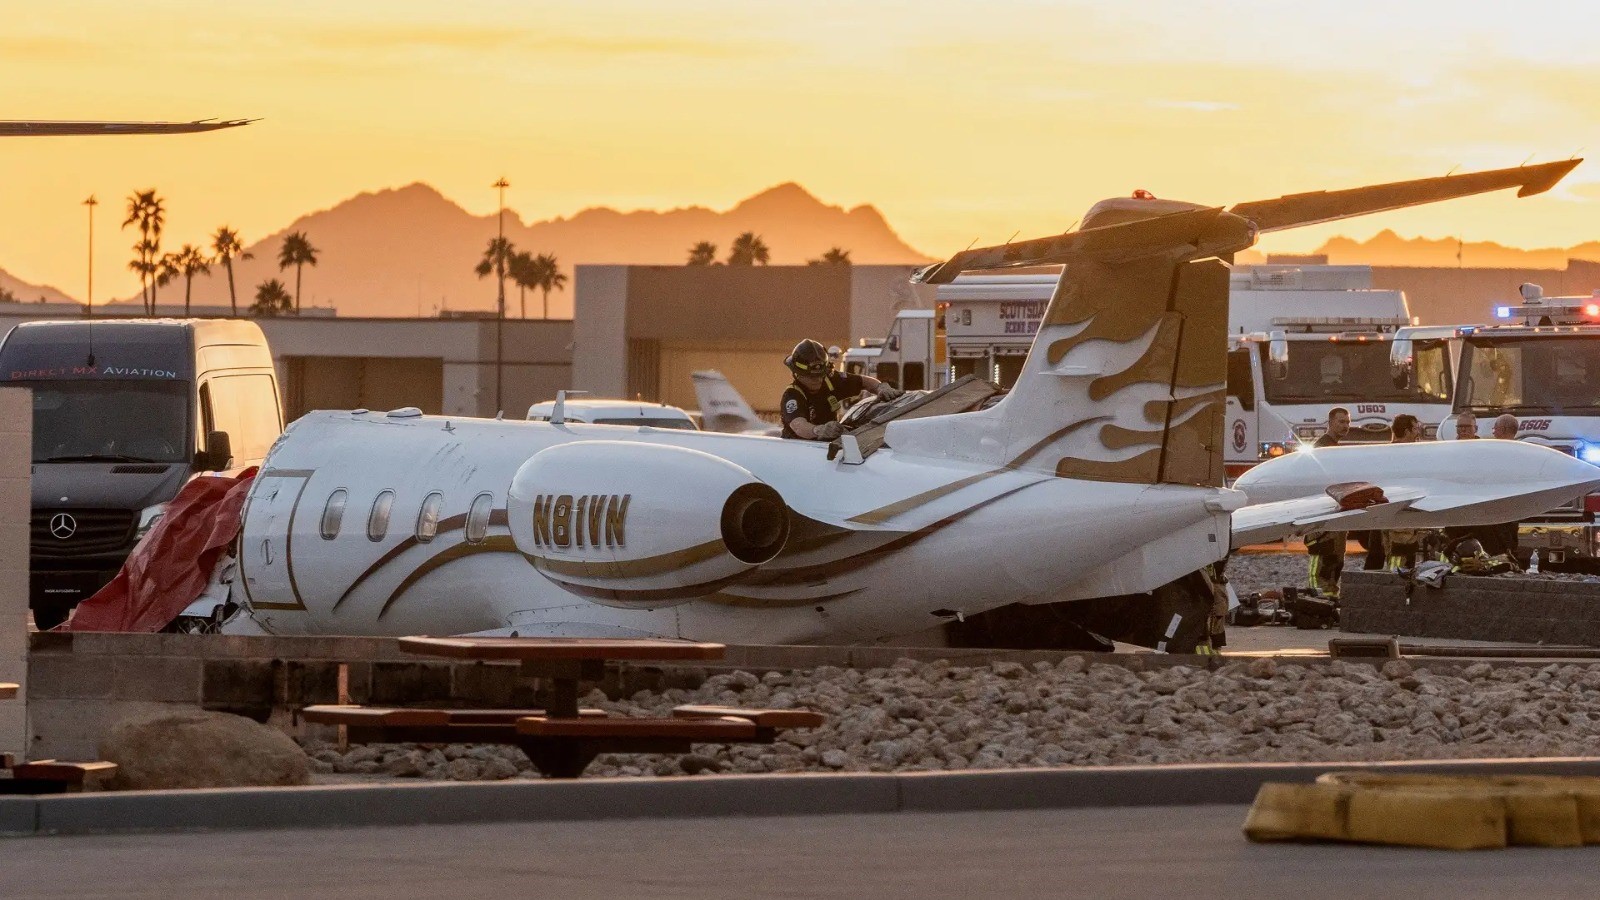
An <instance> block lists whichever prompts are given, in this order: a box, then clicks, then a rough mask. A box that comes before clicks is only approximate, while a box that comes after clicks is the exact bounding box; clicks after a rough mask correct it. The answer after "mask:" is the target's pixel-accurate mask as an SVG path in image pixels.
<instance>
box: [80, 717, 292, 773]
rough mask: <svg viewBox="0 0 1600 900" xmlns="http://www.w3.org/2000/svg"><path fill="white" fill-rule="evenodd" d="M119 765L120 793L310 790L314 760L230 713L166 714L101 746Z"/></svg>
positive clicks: (124, 726) (140, 721)
mask: <svg viewBox="0 0 1600 900" xmlns="http://www.w3.org/2000/svg"><path fill="white" fill-rule="evenodd" d="M100 758H101V759H104V760H108V761H110V762H114V763H116V764H117V774H116V777H115V778H114V779H113V780H112V782H111V784H110V785H109V786H110V787H111V788H112V789H114V790H163V789H171V788H219V787H249V786H270V785H292V784H306V783H307V782H308V781H309V780H310V775H311V760H310V758H309V757H307V756H306V753H305V751H304V750H302V749H300V745H298V744H296V743H295V742H294V741H293V740H291V739H290V738H289V736H288V735H286V734H284V733H283V732H281V731H278V730H277V729H275V728H269V727H267V726H265V725H261V724H258V723H256V722H253V721H251V720H250V719H246V718H244V717H243V716H235V715H230V714H228V713H219V712H206V711H203V710H198V709H197V710H193V711H191V712H180V713H162V714H159V715H155V716H147V717H141V718H133V719H127V720H124V721H122V722H119V723H117V724H116V725H115V726H114V727H112V729H111V731H110V733H109V734H107V735H106V737H105V739H104V740H102V741H101V742H100Z"/></svg>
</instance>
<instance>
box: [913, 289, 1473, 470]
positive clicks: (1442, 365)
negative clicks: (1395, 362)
mask: <svg viewBox="0 0 1600 900" xmlns="http://www.w3.org/2000/svg"><path fill="white" fill-rule="evenodd" d="M1056 279H1057V275H1056V273H1054V272H1048V273H1029V274H1019V275H1013V274H1005V275H982V276H971V275H963V276H961V277H960V278H957V279H956V280H955V282H954V283H952V284H948V285H940V287H939V294H938V299H939V304H940V306H941V307H943V308H944V322H945V335H946V341H947V344H948V353H949V367H950V372H951V377H959V376H961V375H965V374H967V373H969V372H972V373H977V374H978V375H980V376H981V377H983V378H986V379H988V380H990V381H993V382H995V383H996V384H999V385H1000V386H1001V387H1010V385H1011V384H1012V382H1014V381H1015V380H1016V377H1017V374H1018V373H1019V372H1020V371H1021V369H1022V363H1023V360H1024V359H1026V358H1027V354H1028V347H1029V345H1030V344H1031V343H1032V341H1033V335H1034V333H1035V332H1037V331H1038V329H1039V321H1040V319H1041V318H1042V317H1043V316H1044V310H1045V307H1046V305H1048V301H1049V299H1050V293H1051V291H1053V290H1054V289H1055V284H1056ZM1228 319H1229V322H1228V331H1229V333H1230V337H1229V343H1228V403H1227V420H1226V423H1225V426H1224V427H1225V433H1224V440H1225V441H1226V446H1225V454H1224V458H1225V461H1226V464H1227V469H1228V474H1229V476H1230V477H1236V476H1238V475H1239V474H1240V473H1242V472H1244V471H1245V470H1246V469H1249V468H1250V467H1251V466H1253V465H1255V464H1256V463H1258V462H1260V461H1261V460H1264V459H1271V458H1272V457H1275V456H1281V455H1283V454H1284V453H1289V452H1293V451H1294V450H1295V449H1296V448H1298V447H1300V446H1301V445H1303V444H1309V443H1311V442H1313V441H1315V440H1316V439H1317V438H1318V437H1320V436H1321V435H1322V433H1323V432H1324V431H1325V430H1326V429H1327V418H1328V410H1330V409H1332V408H1333V407H1335V406H1342V407H1345V408H1346V409H1348V410H1349V411H1350V418H1351V423H1352V427H1351V432H1350V435H1349V436H1348V437H1347V438H1346V440H1348V441H1368V442H1381V441H1388V440H1389V439H1390V437H1391V423H1392V422H1393V421H1394V417H1395V416H1397V415H1399V414H1401V413H1411V414H1412V415H1414V416H1416V417H1417V418H1418V419H1419V420H1420V421H1422V422H1423V423H1425V436H1426V437H1429V438H1432V437H1433V436H1434V434H1435V432H1436V431H1437V427H1438V426H1437V425H1436V424H1435V423H1437V422H1439V421H1440V420H1441V419H1443V418H1444V416H1445V415H1446V413H1447V412H1448V410H1449V408H1450V374H1451V373H1450V366H1449V345H1448V340H1447V339H1444V338H1440V339H1437V340H1433V339H1422V338H1419V339H1418V340H1417V341H1415V342H1413V349H1412V353H1413V354H1414V355H1415V357H1416V359H1417V361H1418V362H1417V367H1416V372H1417V377H1416V378H1414V379H1412V380H1411V381H1409V382H1407V383H1406V384H1405V385H1398V384H1396V383H1395V381H1394V380H1393V379H1391V378H1390V362H1389V356H1390V354H1389V345H1390V343H1391V341H1392V340H1393V338H1394V333H1395V330H1396V329H1398V328H1400V327H1403V326H1407V325H1410V324H1411V318H1410V313H1409V310H1408V308H1407V306H1406V299H1405V294H1404V293H1402V292H1400V291H1395V290H1376V289H1374V288H1373V287H1372V269H1371V267H1369V266H1330V265H1324V264H1307V265H1255V266H1243V265H1242V266H1235V267H1234V269H1233V273H1232V283H1231V290H1230V299H1229V313H1228Z"/></svg>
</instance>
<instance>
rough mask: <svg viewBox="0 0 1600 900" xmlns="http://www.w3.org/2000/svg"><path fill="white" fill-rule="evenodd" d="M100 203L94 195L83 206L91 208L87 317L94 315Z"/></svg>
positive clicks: (85, 302)
mask: <svg viewBox="0 0 1600 900" xmlns="http://www.w3.org/2000/svg"><path fill="white" fill-rule="evenodd" d="M99 203H100V201H99V200H96V199H95V198H94V195H93V194H90V195H89V199H87V200H85V201H83V205H84V206H87V207H89V291H88V296H87V297H86V298H85V300H84V304H83V314H84V315H85V316H92V315H94V208H95V207H96V206H97V205H99Z"/></svg>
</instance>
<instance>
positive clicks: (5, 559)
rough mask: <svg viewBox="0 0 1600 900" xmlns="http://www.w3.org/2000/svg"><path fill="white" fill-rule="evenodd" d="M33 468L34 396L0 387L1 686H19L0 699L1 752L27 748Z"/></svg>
mask: <svg viewBox="0 0 1600 900" xmlns="http://www.w3.org/2000/svg"><path fill="white" fill-rule="evenodd" d="M32 466H33V392H32V391H30V390H28V389H26V388H0V682H8V683H15V684H18V685H20V686H21V690H20V691H19V692H18V693H17V699H15V700H0V753H19V754H20V753H24V752H25V748H26V746H27V737H28V671H27V670H28V663H27V659H28V623H29V618H28V521H29V518H30V515H31V507H32V487H31V485H32Z"/></svg>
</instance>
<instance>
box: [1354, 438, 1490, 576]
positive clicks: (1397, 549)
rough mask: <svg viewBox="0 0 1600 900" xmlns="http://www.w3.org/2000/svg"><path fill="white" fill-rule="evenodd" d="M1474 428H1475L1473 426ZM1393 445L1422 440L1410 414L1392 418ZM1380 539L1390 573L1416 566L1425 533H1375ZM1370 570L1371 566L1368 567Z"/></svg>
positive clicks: (1414, 530)
mask: <svg viewBox="0 0 1600 900" xmlns="http://www.w3.org/2000/svg"><path fill="white" fill-rule="evenodd" d="M1474 427H1476V426H1474ZM1391 430H1392V431H1393V434H1394V436H1393V438H1392V439H1391V440H1392V442H1393V443H1396V444H1414V443H1416V442H1417V441H1420V440H1422V423H1421V422H1419V421H1417V417H1416V416H1413V415H1411V414H1410V413H1401V414H1400V415H1398V416H1395V417H1394V425H1393V426H1392V428H1391ZM1375 534H1377V535H1378V536H1379V537H1380V538H1381V542H1382V547H1383V568H1385V569H1388V570H1390V571H1399V570H1400V569H1409V568H1411V567H1412V566H1414V565H1416V557H1417V554H1418V553H1419V552H1421V549H1422V542H1423V539H1424V538H1425V537H1426V534H1427V533H1426V532H1425V531H1424V530H1423V529H1416V528H1407V529H1401V530H1398V531H1381V532H1375ZM1368 561H1369V562H1370V561H1371V548H1370V547H1369V548H1368ZM1368 568H1372V566H1370V565H1369V566H1368Z"/></svg>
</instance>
